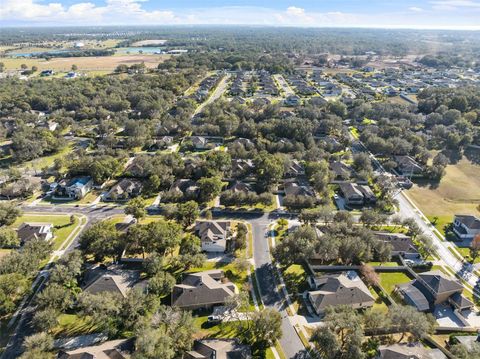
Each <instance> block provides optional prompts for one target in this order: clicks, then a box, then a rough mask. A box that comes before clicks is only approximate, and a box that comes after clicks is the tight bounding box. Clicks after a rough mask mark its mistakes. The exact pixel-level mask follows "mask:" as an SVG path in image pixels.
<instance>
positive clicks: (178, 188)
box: [169, 178, 200, 198]
mask: <svg viewBox="0 0 480 359" xmlns="http://www.w3.org/2000/svg"><path fill="white" fill-rule="evenodd" d="M169 192H170V193H172V192H175V193H178V194H180V195H182V196H183V197H185V198H195V197H197V196H198V194H199V192H200V188H199V187H198V185H197V183H196V182H195V181H193V180H191V179H184V178H182V179H178V180H176V181H175V182H173V184H172V186H171V187H170V190H169Z"/></svg>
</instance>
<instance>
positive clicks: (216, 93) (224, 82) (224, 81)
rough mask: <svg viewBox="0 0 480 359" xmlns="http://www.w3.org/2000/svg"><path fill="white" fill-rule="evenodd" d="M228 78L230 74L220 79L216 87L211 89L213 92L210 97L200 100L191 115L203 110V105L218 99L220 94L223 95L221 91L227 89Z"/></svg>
mask: <svg viewBox="0 0 480 359" xmlns="http://www.w3.org/2000/svg"><path fill="white" fill-rule="evenodd" d="M229 78H230V74H226V75H225V76H224V77H223V78H222V79H221V80H220V82H219V83H218V85H217V87H216V88H215V90H214V91H213V93H212V94H211V95H210V97H208V98H207V99H206V100H205V101H204V102H202V103H201V104H200V105H199V106H198V107H197V109H196V110H195V112H194V113H193V116H192V117H194V116H195V115H197V114H199V113H200V112H202V111H203V109H204V108H205V106H207V105H209V104H211V103H212V102H214V101H215V100H217V99H219V98H220V96H222V95H223V93H224V92H225V91H226V90H227V87H228V79H229Z"/></svg>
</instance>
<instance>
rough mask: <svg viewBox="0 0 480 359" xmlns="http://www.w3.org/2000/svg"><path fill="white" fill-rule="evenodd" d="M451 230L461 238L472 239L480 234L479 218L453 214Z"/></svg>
mask: <svg viewBox="0 0 480 359" xmlns="http://www.w3.org/2000/svg"><path fill="white" fill-rule="evenodd" d="M453 232H454V233H455V234H456V235H457V236H458V237H459V238H461V239H473V238H474V237H475V236H476V235H477V234H480V219H478V218H477V217H475V216H471V215H461V214H457V215H455V218H454V220H453Z"/></svg>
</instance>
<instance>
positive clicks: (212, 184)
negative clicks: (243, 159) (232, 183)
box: [197, 177, 223, 202]
mask: <svg viewBox="0 0 480 359" xmlns="http://www.w3.org/2000/svg"><path fill="white" fill-rule="evenodd" d="M197 184H198V187H199V188H200V200H201V201H202V202H209V201H211V200H213V199H214V198H215V197H217V196H218V195H219V194H220V192H221V191H222V187H223V182H222V180H221V178H220V177H203V178H200V179H199V180H198V182H197Z"/></svg>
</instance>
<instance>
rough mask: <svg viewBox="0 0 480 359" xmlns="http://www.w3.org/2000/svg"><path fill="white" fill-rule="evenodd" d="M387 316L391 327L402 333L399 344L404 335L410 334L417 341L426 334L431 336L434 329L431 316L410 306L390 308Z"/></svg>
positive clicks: (433, 321) (433, 320)
mask: <svg viewBox="0 0 480 359" xmlns="http://www.w3.org/2000/svg"><path fill="white" fill-rule="evenodd" d="M389 316H390V321H391V323H392V325H393V327H394V328H395V329H397V330H398V332H400V333H402V335H401V337H400V338H399V340H398V342H399V343H400V342H401V341H402V340H403V338H404V336H405V334H406V333H411V334H412V335H413V336H414V338H415V339H416V340H419V339H421V338H422V337H423V336H425V335H427V334H432V333H433V330H434V329H435V323H436V322H435V318H433V316H432V315H431V314H428V315H425V314H424V313H421V312H418V311H417V310H416V309H415V308H414V307H411V306H407V305H396V306H392V307H390V310H389Z"/></svg>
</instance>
